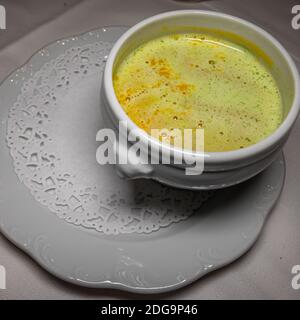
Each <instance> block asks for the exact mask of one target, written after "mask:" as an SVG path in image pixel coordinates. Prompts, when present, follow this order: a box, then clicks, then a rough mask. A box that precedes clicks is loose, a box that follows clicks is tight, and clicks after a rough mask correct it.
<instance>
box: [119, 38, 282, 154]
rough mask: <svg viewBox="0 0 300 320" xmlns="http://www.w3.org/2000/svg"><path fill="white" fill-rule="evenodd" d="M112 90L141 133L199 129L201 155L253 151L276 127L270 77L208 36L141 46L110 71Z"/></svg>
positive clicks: (244, 54)
mask: <svg viewBox="0 0 300 320" xmlns="http://www.w3.org/2000/svg"><path fill="white" fill-rule="evenodd" d="M113 81H114V89H115V93H116V95H117V98H118V100H119V102H120V104H121V105H122V107H123V108H124V110H125V111H126V113H127V114H128V116H129V117H130V118H131V119H132V120H133V121H134V122H135V123H136V124H137V125H138V126H139V127H141V128H142V129H144V130H145V131H146V132H148V133H149V134H151V129H168V130H171V131H172V130H174V129H180V130H183V129H193V130H195V129H197V128H203V129H204V139H205V143H204V149H205V151H208V152H215V151H218V152H220V151H228V150H235V149H240V148H244V147H247V146H249V145H251V144H255V143H257V142H258V141H260V140H262V139H264V138H265V137H267V136H268V135H270V134H271V133H272V132H273V131H274V130H275V129H276V128H277V127H278V126H279V125H280V123H281V121H282V105H281V97H280V92H279V89H278V86H277V84H276V82H275V79H274V78H273V76H272V74H271V72H270V70H268V67H267V66H266V64H265V63H264V62H263V60H262V59H261V58H260V57H258V56H257V55H256V54H255V53H253V52H251V51H250V50H248V49H247V48H246V47H244V46H243V45H239V44H236V43H233V42H231V41H229V40H227V39H225V38H222V37H219V36H217V35H213V34H200V33H187V34H172V35H167V36H163V37H160V38H156V39H153V40H151V41H148V42H146V43H144V44H142V45H141V46H139V47H138V48H136V49H135V50H134V51H132V52H131V53H130V54H129V55H127V56H126V57H125V59H124V60H123V61H122V62H121V63H120V64H119V65H118V66H117V67H116V69H115V71H114V77H113Z"/></svg>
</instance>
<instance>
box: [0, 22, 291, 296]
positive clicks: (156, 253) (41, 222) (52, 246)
mask: <svg viewBox="0 0 300 320" xmlns="http://www.w3.org/2000/svg"><path fill="white" fill-rule="evenodd" d="M125 30H126V28H124V27H108V28H102V29H99V30H95V31H93V32H89V33H87V34H84V35H81V36H76V37H72V38H69V39H65V40H62V41H59V42H56V43H53V44H51V45H50V46H48V47H47V48H45V49H43V50H41V51H40V52H38V53H36V54H35V55H34V56H33V57H32V58H31V59H30V61H28V63H27V64H26V65H25V66H23V67H22V68H21V69H18V70H17V71H15V72H14V73H13V74H12V75H11V76H10V77H9V78H8V79H6V80H5V81H4V82H3V83H2V85H1V88H0V104H1V109H0V119H1V137H0V163H1V170H0V228H1V232H2V233H3V234H4V235H5V236H6V237H7V238H8V239H10V240H11V241H12V242H13V243H14V244H15V245H17V246H18V247H19V248H21V249H22V250H24V251H25V252H27V253H28V254H29V255H30V256H31V257H32V258H33V259H35V260H36V261H37V262H38V263H39V264H40V265H41V266H42V267H44V268H45V269H46V270H47V271H49V272H50V273H52V274H54V275H55V276H57V277H59V278H61V279H63V280H66V281H69V282H72V283H75V284H77V285H82V286H87V287H94V288H118V289H123V290H127V291H132V292H140V293H158V292H164V291H169V290H173V289H176V288H180V287H182V286H185V285H187V284H189V283H191V282H192V281H194V280H196V279H199V278H200V277H202V276H203V275H205V274H207V273H208V272H211V271H212V270H215V269H218V268H220V267H222V266H224V265H226V264H229V263H230V262H232V261H233V260H235V259H237V258H238V257H240V256H241V255H242V254H244V253H245V252H246V251H247V250H248V249H249V248H250V247H251V246H252V245H253V244H254V242H255V240H256V239H257V237H258V235H259V233H260V232H261V230H262V227H263V225H264V222H265V220H266V218H267V215H268V213H269V212H270V210H271V208H272V207H273V205H274V203H275V202H276V200H277V198H278V197H279V195H280V192H281V189H282V186H283V182H284V175H285V165H284V160H283V156H280V157H279V158H278V159H277V160H276V161H275V162H274V163H273V164H272V166H271V167H270V168H268V169H267V170H266V171H265V172H263V173H262V174H260V175H259V176H257V177H255V178H253V179H251V180H250V181H248V182H246V183H243V184H241V185H238V186H236V187H232V188H228V189H224V190H220V191H217V192H216V193H215V194H214V196H213V198H212V199H210V200H209V201H208V202H207V203H205V204H204V205H203V206H202V207H201V208H200V209H199V210H198V211H197V212H195V213H194V214H193V215H192V216H189V217H187V219H185V220H182V221H179V222H176V223H172V224H170V225H166V226H164V227H160V228H159V229H158V230H157V231H153V232H150V233H137V232H132V233H128V234H117V235H107V234H105V233H103V232H99V231H95V230H91V229H87V228H84V227H82V226H76V225H75V224H70V223H67V222H66V221H65V220H63V219H59V218H58V217H57V215H55V214H53V212H51V211H50V210H49V208H47V207H46V206H44V205H43V204H42V203H39V202H38V201H35V199H34V197H33V196H32V194H31V193H30V192H29V190H28V189H27V188H26V187H25V185H24V184H23V183H22V182H21V181H20V180H19V179H18V177H17V175H16V174H15V172H14V167H13V161H12V158H11V156H10V154H9V149H8V147H7V145H6V131H7V117H8V111H9V108H10V107H11V106H12V105H13V103H14V102H15V101H16V99H17V96H18V95H19V94H20V90H21V87H22V85H23V82H24V81H23V80H22V79H23V78H26V79H30V77H32V76H34V74H35V73H36V72H37V71H38V70H40V69H41V68H42V66H43V65H44V64H45V63H47V62H49V61H50V60H53V59H55V58H57V57H58V56H60V55H61V54H63V53H64V52H65V51H66V50H67V49H70V48H72V47H78V46H80V47H81V46H85V45H88V44H91V43H95V42H97V41H105V42H110V43H113V42H114V41H115V40H116V39H117V38H118V37H119V36H120V35H121V34H122V33H123V32H124V31H125ZM100 79H101V74H99V76H98V77H92V78H86V77H83V78H82V79H81V80H80V81H81V82H79V83H77V86H76V88H79V87H80V88H81V92H83V94H84V88H85V87H86V88H91V86H90V85H91V81H97V83H95V82H93V83H94V85H95V86H93V88H94V87H95V88H96V89H95V90H97V91H96V92H94V94H91V95H89V102H88V104H89V105H90V106H91V105H92V106H94V108H99V106H100V98H99V95H98V89H99V88H100V82H101V80H100ZM75 94H76V93H75V92H74V90H73V91H72V89H70V90H68V91H67V93H66V97H65V98H64V99H66V100H68V97H69V100H71V101H73V103H74V108H75V109H76V110H78V107H80V105H76V103H77V104H78V103H79V102H78V101H81V102H80V103H81V105H82V100H81V98H82V95H81V98H80V99H74V98H73V97H74V95H75ZM68 95H69V96H68ZM72 98H73V99H72ZM66 100H64V101H66ZM83 107H84V106H83ZM83 113H84V110H83ZM83 119H84V117H83ZM94 151H95V150H94ZM113 179H114V181H115V179H116V178H115V177H114V178H113ZM107 181H109V180H106V183H107ZM120 183H121V182H120ZM145 183H147V182H145Z"/></svg>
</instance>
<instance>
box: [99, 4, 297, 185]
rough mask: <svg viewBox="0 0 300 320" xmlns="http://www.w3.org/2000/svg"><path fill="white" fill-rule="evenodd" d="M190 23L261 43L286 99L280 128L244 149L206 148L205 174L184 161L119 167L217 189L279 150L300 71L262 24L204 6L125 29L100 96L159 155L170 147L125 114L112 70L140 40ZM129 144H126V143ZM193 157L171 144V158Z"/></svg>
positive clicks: (131, 174) (111, 115)
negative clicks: (189, 170)
mask: <svg viewBox="0 0 300 320" xmlns="http://www.w3.org/2000/svg"><path fill="white" fill-rule="evenodd" d="M190 27H204V28H210V29H218V30H223V31H226V32H231V33H234V34H237V35H239V36H242V37H243V38H245V39H248V40H249V41H250V42H252V43H254V44H255V45H257V46H258V47H259V48H260V49H261V50H262V51H264V52H265V53H266V54H267V56H269V57H270V58H271V60H272V62H273V67H272V72H273V74H274V76H275V78H276V81H277V83H278V86H279V89H280V92H281V95H282V101H283V109H284V110H283V112H284V120H283V122H282V124H281V125H280V126H279V127H278V129H277V130H276V131H275V132H274V133H273V134H271V135H269V136H268V137H267V138H265V139H264V140H262V141H260V142H258V143H257V144H254V145H251V146H249V147H246V148H244V149H240V150H234V151H227V152H206V153H205V154H204V172H203V173H202V174H201V175H186V174H185V170H184V169H185V165H163V164H158V165H138V166H136V165H131V164H130V163H129V164H126V165H117V169H118V172H119V173H120V174H121V175H122V176H124V177H127V178H129V179H130V178H151V179H155V180H157V181H160V182H162V183H164V184H167V185H172V186H175V187H179V188H186V189H218V188H224V187H227V186H231V185H234V184H237V183H240V182H242V181H245V180H247V179H249V178H251V177H253V176H254V175H256V174H258V173H259V172H261V171H262V170H264V169H265V168H266V167H268V166H269V165H270V164H271V163H272V162H273V161H274V159H275V158H276V157H277V156H278V154H279V153H280V152H281V150H282V147H283V145H284V144H285V142H286V140H287V138H288V136H289V134H290V131H291V129H292V127H293V124H294V123H295V120H296V118H297V115H298V113H299V107H300V96H299V75H298V71H297V68H296V66H295V64H294V62H293V61H292V59H291V57H290V55H289V54H288V53H287V51H286V50H285V49H284V48H283V47H282V45H281V44H280V43H279V42H278V41H277V40H276V39H275V38H274V37H272V36H271V35H270V34H268V33H267V32H266V31H264V30H263V29H261V28H260V27H258V26H256V25H254V24H252V23H250V22H247V21H245V20H242V19H240V18H237V17H234V16H230V15H227V14H222V13H217V12H211V11H202V10H183V11H173V12H166V13H163V14H159V15H156V16H153V17H150V18H148V19H146V20H143V21H142V22H140V23H138V24H136V25H135V26H133V27H132V28H130V29H129V30H128V31H127V32H125V33H124V34H123V35H122V36H121V38H120V39H119V40H118V41H117V42H116V44H115V45H114V47H113V48H112V50H111V52H110V54H109V57H108V59H107V63H106V67H105V71H104V78H103V86H102V93H101V94H102V101H103V102H104V106H105V112H106V114H107V117H108V122H110V123H111V125H112V127H113V128H114V129H115V130H118V129H117V128H118V124H119V121H127V124H128V130H129V131H132V130H135V132H137V135H138V136H139V137H140V141H141V143H142V144H143V145H144V146H145V148H148V145H149V143H150V142H151V146H152V147H153V148H158V150H159V152H160V155H162V154H163V153H166V152H170V150H169V149H170V147H169V146H167V145H163V144H161V143H160V142H159V141H158V140H155V139H154V138H152V137H151V136H150V135H148V134H147V133H146V132H144V131H143V130H141V129H139V128H138V127H137V126H136V125H135V123H134V122H133V121H132V120H131V119H130V118H129V117H128V116H127V115H126V113H125V112H124V110H123V108H122V106H121V105H120V104H119V102H118V100H117V97H116V95H115V92H114V88H113V79H112V77H113V71H114V67H115V66H116V63H117V62H118V61H119V59H122V57H124V55H126V54H127V53H128V51H129V50H132V49H134V48H136V47H137V46H139V45H140V44H141V43H143V42H145V41H147V40H150V39H153V38H155V37H158V36H161V35H163V34H166V33H170V32H172V29H173V30H174V28H176V30H177V31H178V30H179V31H183V32H184V31H186V30H187V28H190ZM124 147H125V146H124ZM181 153H183V154H184V157H185V159H189V158H190V159H191V161H192V159H194V158H193V157H195V156H196V154H194V153H193V152H190V151H185V150H184V151H181V150H178V149H176V148H172V151H171V154H172V156H173V158H175V157H177V156H182V154H181Z"/></svg>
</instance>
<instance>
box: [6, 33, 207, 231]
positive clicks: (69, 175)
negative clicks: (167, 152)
mask: <svg viewBox="0 0 300 320" xmlns="http://www.w3.org/2000/svg"><path fill="white" fill-rule="evenodd" d="M96 38H97V32H95V33H93V32H90V33H89V37H88V38H86V37H83V36H82V39H80V36H79V37H76V40H78V39H79V40H81V41H82V45H80V46H74V47H72V46H71V47H69V48H68V49H66V50H65V52H64V53H63V54H60V55H59V56H58V57H53V56H52V55H51V54H49V53H48V52H47V50H43V51H41V52H40V54H42V55H47V54H48V56H49V59H48V61H47V62H46V63H45V64H44V65H43V67H42V68H41V69H40V70H39V71H38V72H35V73H32V74H31V75H30V76H29V77H28V78H27V79H24V83H23V84H22V89H21V92H20V93H19V95H18V98H17V101H16V102H15V103H14V105H13V106H12V107H11V108H10V112H9V119H8V129H7V144H8V147H9V148H10V153H11V156H12V158H13V163H14V169H15V171H16V173H17V175H18V177H19V179H20V180H21V181H22V182H23V183H24V184H25V185H26V186H27V187H28V188H29V189H30V191H31V193H32V194H33V196H34V197H35V199H36V200H38V201H39V202H41V203H42V204H43V205H45V206H47V207H48V208H49V209H50V210H51V211H52V212H54V213H56V215H57V216H58V217H59V218H61V219H64V220H66V221H67V222H69V223H72V224H75V225H78V226H81V227H84V228H88V229H94V230H97V231H99V232H103V233H105V234H120V233H132V232H137V233H150V232H152V231H156V230H158V229H159V228H161V227H166V226H168V225H170V224H171V223H174V222H179V221H181V220H184V219H187V218H188V217H189V216H191V215H192V214H193V213H194V212H195V210H196V209H198V208H199V207H200V206H201V205H202V203H203V202H204V201H206V200H207V199H209V198H210V197H211V196H212V192H211V191H201V192H193V191H183V190H176V189H172V188H169V187H165V186H162V185H160V184H159V183H156V182H153V181H148V180H142V181H131V182H130V181H124V180H120V179H119V177H118V176H117V175H116V173H115V171H114V168H113V167H112V166H110V165H106V166H100V165H99V164H97V163H96V157H95V154H96V149H97V143H96V138H95V137H96V133H97V131H98V130H99V129H100V128H101V127H104V123H103V119H102V116H101V106H100V97H99V95H100V86H101V77H102V70H103V67H104V64H105V60H106V56H107V54H108V53H109V50H110V48H111V47H112V44H111V43H109V42H103V41H99V39H98V40H97V41H96V42H95V39H96ZM57 45H58V46H64V45H65V43H64V41H60V42H58V43H57Z"/></svg>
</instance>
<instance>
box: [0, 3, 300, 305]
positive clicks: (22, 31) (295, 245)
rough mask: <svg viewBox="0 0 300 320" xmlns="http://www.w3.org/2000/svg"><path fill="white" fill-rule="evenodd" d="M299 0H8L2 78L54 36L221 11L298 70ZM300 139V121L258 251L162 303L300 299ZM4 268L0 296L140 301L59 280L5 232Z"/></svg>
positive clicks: (1, 36)
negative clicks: (295, 274)
mask: <svg viewBox="0 0 300 320" xmlns="http://www.w3.org/2000/svg"><path fill="white" fill-rule="evenodd" d="M296 2H297V1H292V0H280V1H276V0H264V1H261V0H254V1H253V0H252V1H247V0H220V1H207V2H202V3H198V4H197V3H193V4H191V3H186V4H181V3H177V2H175V1H172V0H82V1H80V0H69V1H68V0H66V1H60V0H51V1H44V0H41V1H40V0H39V1H34V0H26V1H24V0H22V1H21V0H14V1H11V0H10V1H8V0H7V1H2V2H1V4H4V5H6V4H7V16H8V30H7V31H4V30H1V31H0V47H2V49H0V80H1V79H4V77H5V76H6V75H8V74H9V73H10V72H11V71H13V70H14V69H15V68H16V67H18V66H20V65H21V64H23V63H24V62H25V61H26V60H27V59H28V58H29V57H30V56H31V55H32V54H33V53H34V52H35V51H37V50H38V49H40V48H41V47H43V46H44V45H46V44H48V43H49V42H51V41H54V40H56V39H59V38H62V37H66V36H70V35H73V34H77V33H82V32H84V31H88V30H90V29H93V28H97V27H99V26H108V25H128V26H130V25H132V24H134V23H136V22H137V21H139V20H141V19H143V18H145V17H147V16H150V15H153V14H156V13H159V12H163V11H168V10H174V9H186V8H202V9H211V10H218V11H223V12H227V13H232V14H234V15H237V16H240V17H243V18H246V19H248V20H250V21H253V22H256V23H257V24H259V25H261V26H262V27H264V28H265V29H267V30H268V31H269V32H271V33H272V34H273V35H275V36H276V37H277V38H278V39H279V40H280V41H281V42H282V43H283V44H284V45H285V46H286V47H287V48H288V49H289V51H290V52H291V53H292V54H293V56H294V58H295V59H296V60H298V65H299V66H300V63H299V62H300V30H299V31H295V30H293V29H292V27H291V18H292V15H291V7H292V5H293V4H295V3H296ZM298 2H299V1H298ZM38 3H39V5H37V4H38ZM41 3H43V4H41ZM64 3H65V4H64ZM74 4H75V5H74ZM58 12H59V13H60V15H58ZM9 17H11V18H9ZM11 29H14V31H11ZM299 138H300V119H299V121H298V122H297V124H296V127H295V130H294V131H293V133H292V136H291V137H290V139H289V141H288V143H287V145H286V147H285V157H286V164H287V177H286V182H285V187H284V190H283V193H282V195H281V197H280V199H279V201H278V203H277V205H276V207H275V208H274V210H273V212H272V213H271V215H270V217H269V220H268V222H267V224H266V226H265V228H264V230H263V233H262V235H261V237H260V238H259V240H258V241H257V243H256V244H255V246H254V247H253V248H252V249H251V250H250V251H249V252H248V253H247V254H246V255H245V256H243V257H242V258H241V259H239V260H238V261H236V262H235V263H233V264H231V265H229V266H227V267H225V268H223V269H221V270H218V271H216V272H214V273H212V274H210V275H208V276H206V277H205V278H203V279H201V280H199V281H197V282H195V283H193V284H191V285H190V286H188V287H186V288H184V289H181V290H179V291H176V292H173V293H168V294H163V295H159V296H156V298H170V299H172V298H174V299H222V298H224V299H238V298H239V299H247V298H248V299H280V298H281V299H287V298H290V299H299V298H300V290H298V291H296V290H294V289H293V288H292V286H291V279H292V274H291V268H292V266H293V265H295V264H300V232H299V230H300V212H299V210H300V209H299V208H300V165H299V162H300V147H299ZM1 264H2V265H4V266H5V268H6V271H7V289H6V290H0V299H86V298H90V299H91V298H92V299H120V298H121V299H122V298H137V297H138V296H137V295H133V294H128V293H123V292H120V291H113V290H95V289H87V288H81V287H77V286H74V285H71V284H68V283H65V282H63V281H61V280H58V279H56V278H54V277H53V276H51V275H50V274H48V273H47V272H46V271H44V270H43V269H42V268H40V267H39V266H38V265H37V264H36V263H35V262H34V261H33V260H32V259H31V258H29V257H28V256H27V255H26V254H24V253H23V252H21V251H20V250H19V249H17V248H16V247H15V246H14V245H12V244H11V243H10V242H9V241H7V240H6V239H5V238H4V237H3V236H2V235H0V265H1Z"/></svg>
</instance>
